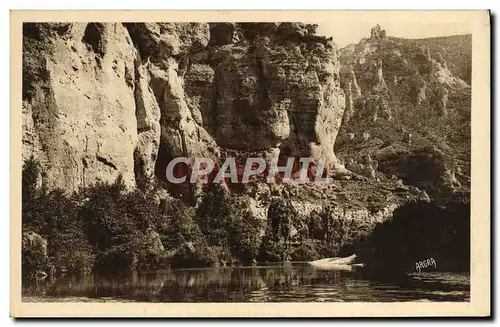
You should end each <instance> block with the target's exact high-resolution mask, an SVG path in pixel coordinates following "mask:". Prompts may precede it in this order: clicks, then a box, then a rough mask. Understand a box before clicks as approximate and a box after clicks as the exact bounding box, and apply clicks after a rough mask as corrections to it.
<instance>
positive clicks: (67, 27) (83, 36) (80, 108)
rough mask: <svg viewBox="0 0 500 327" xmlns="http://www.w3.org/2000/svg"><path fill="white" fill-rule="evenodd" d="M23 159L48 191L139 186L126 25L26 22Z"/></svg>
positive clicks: (130, 51) (132, 55) (131, 60)
mask: <svg viewBox="0 0 500 327" xmlns="http://www.w3.org/2000/svg"><path fill="white" fill-rule="evenodd" d="M23 37H24V39H23V129H22V130H23V151H22V152H23V157H24V159H27V158H29V157H31V156H34V157H35V158H36V159H37V160H38V161H40V163H41V164H42V165H43V168H44V169H43V173H44V174H45V176H42V180H43V181H44V183H45V184H46V185H47V186H48V187H49V188H63V189H69V190H73V189H75V188H77V187H79V186H85V185H89V184H92V183H94V182H96V181H97V180H98V179H100V180H103V181H114V180H115V178H116V177H117V175H118V174H119V173H122V174H123V178H124V180H125V181H126V183H127V184H128V185H133V183H134V148H135V146H136V144H137V120H136V117H135V101H134V74H135V73H134V61H135V58H136V50H135V49H134V47H133V46H132V41H131V39H130V36H129V35H128V32H127V30H126V29H125V28H124V27H123V26H122V25H121V24H100V23H90V24H80V23H75V24H69V23H68V24H49V23H47V24H25V25H24V30H23Z"/></svg>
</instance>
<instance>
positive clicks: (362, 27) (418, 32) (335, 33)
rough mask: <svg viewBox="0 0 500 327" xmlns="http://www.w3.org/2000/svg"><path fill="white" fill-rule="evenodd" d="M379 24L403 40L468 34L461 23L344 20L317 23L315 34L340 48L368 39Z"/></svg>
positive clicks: (466, 26)
mask: <svg viewBox="0 0 500 327" xmlns="http://www.w3.org/2000/svg"><path fill="white" fill-rule="evenodd" d="M377 24H379V25H380V27H382V29H385V31H386V32H387V35H388V36H395V37H403V38H410V39H411V38H427V37H436V36H449V35H459V34H470V33H471V29H470V26H469V25H466V24H464V23H463V21H462V22H452V21H451V22H442V23H439V24H436V23H434V24H430V23H426V22H407V23H404V24H402V23H401V22H391V21H389V22H386V23H383V22H377V21H375V20H373V21H370V20H365V21H353V22H352V23H347V22H346V21H345V20H344V21H342V22H338V23H333V22H332V23H319V24H318V25H319V27H318V30H317V34H319V35H324V36H332V37H333V39H334V41H335V43H336V44H337V46H338V47H340V48H342V47H345V46H346V45H349V44H351V43H355V44H357V43H359V41H360V40H361V39H362V38H363V37H370V30H371V28H372V27H373V26H375V25H377Z"/></svg>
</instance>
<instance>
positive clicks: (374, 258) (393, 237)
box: [359, 200, 470, 272]
mask: <svg viewBox="0 0 500 327" xmlns="http://www.w3.org/2000/svg"><path fill="white" fill-rule="evenodd" d="M359 253H360V254H361V256H362V257H363V259H362V260H364V261H365V262H367V263H368V264H369V266H371V267H372V268H373V269H377V267H380V266H383V267H384V269H386V270H387V271H410V272H411V271H415V263H416V262H418V261H422V260H426V259H430V258H433V259H434V260H435V261H436V263H437V268H438V269H439V270H441V271H469V269H470V203H469V202H462V201H459V200H454V201H452V202H449V203H448V204H447V206H446V207H438V206H437V205H436V204H434V203H428V202H424V201H418V202H411V203H408V204H406V205H404V206H402V207H400V208H399V209H397V210H396V211H395V212H394V216H393V219H392V220H388V221H385V222H384V223H381V224H379V225H377V227H376V228H375V230H374V231H373V233H372V235H371V236H370V238H369V239H368V241H367V242H363V243H362V244H361V247H360V249H359Z"/></svg>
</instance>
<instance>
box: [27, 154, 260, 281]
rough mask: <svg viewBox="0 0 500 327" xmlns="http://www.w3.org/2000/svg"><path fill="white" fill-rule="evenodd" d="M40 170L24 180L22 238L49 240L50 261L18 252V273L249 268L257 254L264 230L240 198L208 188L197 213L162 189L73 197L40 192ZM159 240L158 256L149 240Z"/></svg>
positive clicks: (106, 187)
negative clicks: (25, 234) (36, 236)
mask: <svg viewBox="0 0 500 327" xmlns="http://www.w3.org/2000/svg"><path fill="white" fill-rule="evenodd" d="M39 173H40V170H39V167H38V164H37V163H36V161H34V160H28V161H26V163H25V164H24V167H23V175H22V203H23V205H22V226H23V232H35V233H37V234H39V235H40V236H42V238H44V239H45V240H47V241H48V251H47V252H48V258H44V256H43V255H40V253H36V249H30V248H23V271H25V272H33V271H36V270H42V271H45V272H53V273H62V272H70V273H81V272H85V271H89V270H90V269H94V270H98V271H100V272H122V271H126V270H128V269H131V268H138V269H148V268H160V267H164V266H166V265H172V266H184V267H186V266H187V267H203V266H208V265H215V264H218V263H219V262H222V263H234V262H240V263H249V262H252V261H254V260H255V259H256V257H257V255H258V251H259V247H260V239H261V238H260V234H259V233H260V230H261V227H260V225H261V223H260V221H259V220H257V219H256V218H254V217H253V216H252V214H251V211H250V208H249V207H248V203H247V202H246V201H244V199H233V198H231V197H230V196H229V194H228V193H226V192H225V190H224V189H223V188H222V187H220V186H219V185H211V186H209V187H206V188H205V190H204V192H203V197H202V198H201V201H200V203H199V205H198V207H197V208H196V209H195V208H193V207H191V206H188V205H186V204H184V203H183V202H182V201H180V200H178V199H174V198H172V197H170V196H169V195H168V194H165V192H163V194H164V196H160V195H161V194H162V192H161V190H162V188H161V185H158V183H153V185H152V186H150V187H140V188H137V189H135V190H133V191H129V190H126V188H125V185H124V183H123V180H122V178H121V177H118V178H117V180H116V181H115V182H114V183H112V184H106V183H102V182H98V183H96V184H95V185H92V186H90V187H87V188H85V189H82V190H80V191H78V192H75V193H73V194H67V193H64V192H63V191H61V190H54V191H50V192H49V191H47V190H46V189H45V188H44V187H43V186H42V187H37V185H36V183H37V178H38V176H39ZM151 231H154V232H156V233H157V234H158V235H159V238H160V240H161V243H162V245H163V246H164V250H163V249H158V247H157V245H156V247H155V245H154V244H153V243H154V240H151V237H150V236H148V235H149V234H148V233H151Z"/></svg>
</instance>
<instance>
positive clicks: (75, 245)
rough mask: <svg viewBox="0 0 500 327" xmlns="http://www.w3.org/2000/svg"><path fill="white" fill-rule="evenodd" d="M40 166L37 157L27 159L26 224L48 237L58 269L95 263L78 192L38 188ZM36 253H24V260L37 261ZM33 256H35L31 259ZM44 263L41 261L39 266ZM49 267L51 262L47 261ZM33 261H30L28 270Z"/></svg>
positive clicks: (24, 187) (27, 228)
mask: <svg viewBox="0 0 500 327" xmlns="http://www.w3.org/2000/svg"><path fill="white" fill-rule="evenodd" d="M39 175H40V169H39V166H38V164H37V163H36V161H35V160H33V159H30V160H27V161H26V163H25V164H24V166H23V173H22V226H23V230H24V231H33V232H35V233H37V234H39V235H41V236H42V237H43V238H44V239H46V240H48V244H47V252H48V259H49V261H50V264H51V266H53V267H54V268H55V269H56V270H62V271H71V272H80V271H82V270H84V269H88V268H90V267H91V266H92V253H91V249H90V247H89V244H88V242H87V238H86V235H85V234H84V233H83V227H82V223H81V221H80V220H79V219H78V205H77V203H76V197H75V196H74V195H66V194H64V193H63V192H62V191H60V190H54V191H51V192H47V191H46V190H45V189H44V188H43V187H40V188H39V187H37V178H38V176H39ZM35 257H36V254H33V253H27V252H26V249H24V252H23V260H28V261H29V260H32V259H33V260H34V258H35ZM30 258H31V259H30ZM41 264H42V263H41V262H37V264H36V266H37V267H38V268H37V269H41V270H44V269H42V268H41V267H40V265H41ZM43 264H44V265H45V268H47V267H46V266H47V265H48V264H49V262H44V263H43ZM30 265H31V264H29V263H27V266H26V268H27V270H30V269H31V268H28V267H30Z"/></svg>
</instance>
